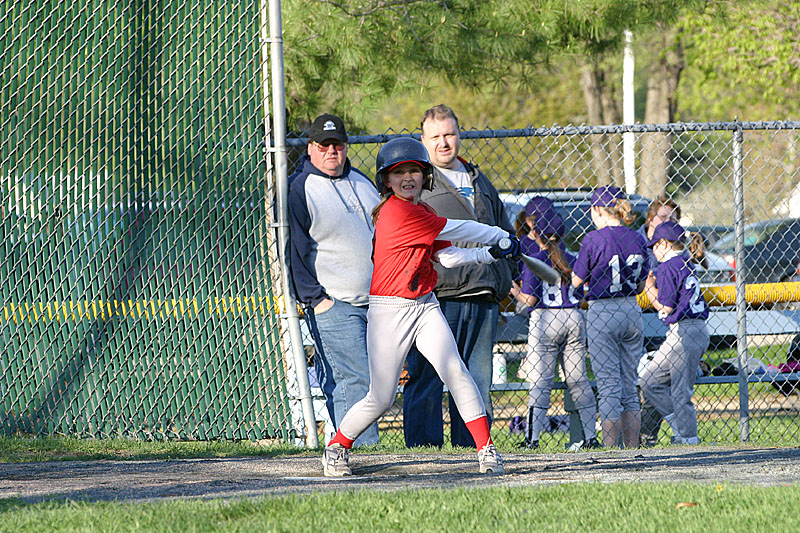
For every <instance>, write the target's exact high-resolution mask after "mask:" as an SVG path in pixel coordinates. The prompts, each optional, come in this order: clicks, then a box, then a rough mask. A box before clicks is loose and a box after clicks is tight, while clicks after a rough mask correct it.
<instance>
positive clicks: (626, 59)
mask: <svg viewBox="0 0 800 533" xmlns="http://www.w3.org/2000/svg"><path fill="white" fill-rule="evenodd" d="M632 45H633V33H632V32H630V31H628V30H625V53H624V55H623V59H622V122H623V123H624V124H628V125H631V124H633V123H634V122H636V118H635V116H634V115H635V106H634V94H635V91H634V86H633V74H634V61H633V46H632ZM635 144H636V138H635V137H634V134H633V132H632V131H626V132H625V133H623V134H622V161H623V169H624V171H625V192H627V193H628V194H633V193H635V192H636V155H635V153H634V150H635Z"/></svg>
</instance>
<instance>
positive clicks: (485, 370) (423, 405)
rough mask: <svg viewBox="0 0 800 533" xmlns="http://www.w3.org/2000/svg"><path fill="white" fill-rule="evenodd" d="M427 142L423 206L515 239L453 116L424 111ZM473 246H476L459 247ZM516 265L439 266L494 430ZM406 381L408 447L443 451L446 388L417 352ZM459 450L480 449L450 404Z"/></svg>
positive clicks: (443, 299) (443, 293)
mask: <svg viewBox="0 0 800 533" xmlns="http://www.w3.org/2000/svg"><path fill="white" fill-rule="evenodd" d="M421 128H422V143H423V144H424V145H425V148H427V150H428V155H429V156H430V159H431V163H433V165H434V177H433V190H430V191H427V190H423V191H422V198H421V199H422V201H424V202H425V203H427V204H429V205H430V206H431V207H433V208H434V209H435V210H436V213H437V214H438V215H439V216H442V217H446V218H451V219H460V220H477V221H478V222H482V223H484V224H489V225H490V226H499V227H501V228H503V229H505V230H507V231H508V232H509V233H510V234H512V235H513V234H514V228H513V227H512V226H511V224H510V223H509V221H508V217H507V216H506V213H505V210H504V208H503V203H502V202H501V201H500V198H499V196H498V194H497V190H496V189H495V188H494V186H493V185H492V184H491V183H490V182H489V180H488V179H487V178H486V176H485V175H484V174H483V173H482V172H481V171H480V170H479V169H478V168H477V167H476V166H474V165H472V164H470V163H468V162H467V161H465V160H463V159H461V158H460V157H458V151H459V148H460V146H461V134H460V131H459V125H458V118H457V117H456V115H455V113H454V112H453V110H452V109H450V108H449V107H447V106H445V105H437V106H435V107H432V108H431V109H428V110H427V111H425V114H424V115H423V117H422V122H421ZM453 244H454V245H455V246H468V247H474V246H476V244H474V243H453ZM512 268H515V267H514V264H513V261H510V260H503V261H497V262H494V263H491V264H488V265H465V266H462V267H457V268H452V269H445V268H441V267H440V266H439V265H436V271H437V273H438V274H439V281H438V282H437V284H436V289H435V290H434V292H435V293H436V298H437V299H438V300H439V304H440V306H441V309H442V313H444V316H445V318H446V319H447V321H448V323H449V325H450V329H451V330H452V331H453V336H454V338H455V340H456V343H457V344H458V351H459V353H460V355H461V358H462V359H463V360H464V363H465V365H466V366H467V368H468V369H469V372H470V374H471V375H472V378H473V379H474V380H475V384H476V385H477V386H478V390H479V391H480V393H481V396H482V398H483V401H484V404H485V405H486V412H487V415H488V416H489V421H490V423H491V419H492V404H491V398H490V396H489V387H491V384H492V348H493V346H494V341H495V337H496V336H497V320H498V315H499V310H498V303H499V302H500V301H501V300H502V299H503V298H504V297H505V296H506V295H508V293H509V290H510V289H511V275H512ZM406 361H407V370H408V381H407V382H406V384H405V387H404V394H403V426H404V427H403V429H404V433H405V440H406V446H409V447H412V446H442V444H443V443H444V436H443V428H442V391H443V385H442V381H441V380H440V379H439V376H438V375H437V374H436V371H435V370H434V369H433V367H432V366H431V365H430V363H428V361H427V360H426V359H425V358H424V357H422V356H421V355H420V353H419V352H418V351H417V350H416V349H412V350H411V352H410V353H409V354H408V358H407V360H406ZM450 419H451V438H450V440H451V442H452V444H453V446H465V447H472V448H474V447H475V443H474V441H473V440H472V436H471V435H470V433H469V431H468V430H467V428H466V425H465V424H464V421H463V420H462V419H461V417H460V416H459V414H458V409H456V408H455V405H454V403H453V400H452V398H450Z"/></svg>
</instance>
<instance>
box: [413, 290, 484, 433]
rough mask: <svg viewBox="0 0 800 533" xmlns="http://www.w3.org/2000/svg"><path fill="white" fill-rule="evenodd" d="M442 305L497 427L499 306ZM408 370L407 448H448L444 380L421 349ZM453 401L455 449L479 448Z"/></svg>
mask: <svg viewBox="0 0 800 533" xmlns="http://www.w3.org/2000/svg"><path fill="white" fill-rule="evenodd" d="M439 305H440V307H441V309H442V314H443V315H444V317H445V319H446V320H447V323H448V324H449V326H450V330H451V331H452V332H453V337H454V338H455V340H456V344H457V345H458V353H459V354H460V355H461V359H463V360H464V364H465V365H466V366H467V368H468V369H469V373H470V375H472V379H473V380H475V384H476V385H477V386H478V390H479V391H480V393H481V397H482V398H483V403H484V404H485V406H486V414H487V417H488V418H489V425H490V426H491V422H492V402H491V398H490V396H489V387H491V386H492V349H493V347H494V340H495V338H496V337H497V319H498V317H499V310H498V308H497V305H496V304H492V303H489V302H487V301H486V300H483V299H480V298H464V299H459V300H439ZM406 365H407V370H408V381H407V382H406V384H405V387H404V389H403V432H404V434H405V439H406V446H408V447H409V448H411V447H413V446H437V447H441V446H442V444H444V432H443V429H442V423H443V421H442V392H443V384H442V380H441V379H439V376H438V374H436V370H434V369H433V366H432V365H431V364H430V363H429V362H428V361H427V359H425V358H424V357H423V356H422V354H420V353H419V351H417V349H416V348H412V349H411V351H410V352H409V354H408V357H407V359H406ZM448 396H449V395H448ZM449 401H450V403H449V408H450V442H451V443H452V444H453V446H464V447H467V448H474V447H475V441H474V440H473V439H472V435H471V434H470V432H469V430H468V429H467V426H466V425H465V424H464V421H463V420H462V419H461V415H460V414H459V413H458V409H456V405H455V402H454V401H453V398H452V396H450V398H449Z"/></svg>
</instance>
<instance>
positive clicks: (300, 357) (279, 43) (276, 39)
mask: <svg viewBox="0 0 800 533" xmlns="http://www.w3.org/2000/svg"><path fill="white" fill-rule="evenodd" d="M263 23H264V22H263V0H262V24H263ZM269 34H270V36H269V39H268V40H269V43H270V53H269V56H270V64H271V67H272V76H271V77H272V125H273V127H272V131H273V142H274V147H273V149H272V151H273V154H274V159H275V188H276V203H277V218H278V228H277V229H278V250H279V253H278V257H279V258H280V266H281V285H282V292H283V301H284V302H285V309H284V317H285V319H286V324H287V325H288V328H289V338H290V342H291V345H292V355H293V357H294V365H295V371H296V372H295V373H296V374H297V385H298V389H299V395H298V399H299V400H300V405H301V407H302V410H303V421H304V423H305V426H306V446H308V447H310V448H316V447H317V446H318V445H319V440H318V438H317V422H316V418H315V416H314V404H313V402H312V397H311V386H310V384H309V381H308V366H307V365H306V354H305V351H304V350H303V336H302V333H301V332H300V315H299V313H298V312H297V302H296V301H295V299H294V295H293V293H292V291H291V283H290V280H289V275H290V274H289V272H290V271H289V260H288V257H287V254H286V250H287V249H288V247H287V244H288V241H289V214H288V200H287V193H288V189H289V183H288V177H289V173H288V161H287V155H286V104H285V101H286V93H285V89H284V84H283V24H282V22H281V3H280V0H269ZM267 148H269V147H267Z"/></svg>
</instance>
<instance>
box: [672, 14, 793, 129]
mask: <svg viewBox="0 0 800 533" xmlns="http://www.w3.org/2000/svg"><path fill="white" fill-rule="evenodd" d="M681 26H682V28H683V29H684V34H685V40H686V43H687V61H688V63H689V64H690V65H692V67H693V72H691V73H689V76H690V78H689V79H688V80H687V82H688V83H686V84H684V91H685V94H686V104H687V111H690V112H694V113H693V114H694V115H695V116H696V117H697V118H699V119H701V120H702V119H730V118H733V116H734V115H744V114H749V115H750V116H752V109H753V108H755V110H757V111H760V114H762V115H763V116H767V117H772V116H774V115H776V114H780V115H783V114H790V113H796V112H797V111H798V109H800V104H798V96H800V30H799V29H798V28H799V27H800V4H798V3H797V2H789V1H785V0H750V1H744V2H719V3H714V4H713V5H712V8H711V9H709V10H707V11H705V12H699V13H692V14H689V15H687V16H686V17H685V18H684V19H683V20H682V21H681ZM695 69H696V70H695ZM748 109H749V110H750V111H749V112H748Z"/></svg>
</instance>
